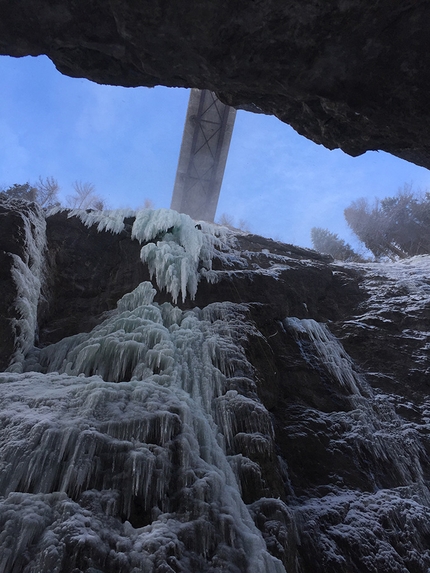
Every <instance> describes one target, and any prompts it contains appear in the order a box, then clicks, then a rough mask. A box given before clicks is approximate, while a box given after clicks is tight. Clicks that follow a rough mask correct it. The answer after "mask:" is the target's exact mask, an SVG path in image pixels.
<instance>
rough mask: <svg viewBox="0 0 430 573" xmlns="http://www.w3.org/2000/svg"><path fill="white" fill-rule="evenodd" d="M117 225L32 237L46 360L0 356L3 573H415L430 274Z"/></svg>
mask: <svg viewBox="0 0 430 573" xmlns="http://www.w3.org/2000/svg"><path fill="white" fill-rule="evenodd" d="M7 209H8V210H9V214H8V215H6V210H7ZM2 213H3V214H2V216H4V217H5V219H4V221H5V225H4V228H6V227H7V226H8V225H9V223H10V224H13V223H14V222H15V221H23V222H24V223H23V225H22V226H23V227H25V221H26V220H32V221H33V220H34V213H33V212H32V208H31V207H28V208H23V206H22V205H17V204H15V205H14V204H11V203H9V205H8V207H7V206H3V211H2ZM37 217H38V218H40V213H38V214H37ZM123 219H124V216H121V215H119V216H118V215H115V214H112V213H111V214H109V213H107V214H100V215H97V214H91V213H85V212H82V213H80V214H77V215H75V216H73V217H68V215H67V213H65V212H60V213H57V214H55V215H52V216H49V217H48V218H47V220H46V236H47V241H46V247H45V243H43V242H42V241H39V243H38V244H39V248H40V249H41V250H42V251H43V252H44V253H45V255H44V256H45V261H46V264H45V266H44V269H45V271H44V272H45V280H44V281H41V284H42V287H41V291H40V292H41V293H42V294H41V296H40V300H39V314H38V317H39V318H38V330H39V341H38V342H37V344H36V347H34V348H33V349H32V348H30V347H29V346H27V347H26V349H24V350H25V352H21V354H20V355H17V354H14V353H13V348H12V350H11V349H9V350H8V347H6V346H4V347H3V348H2V353H3V354H2V356H3V358H2V360H3V364H9V363H10V362H11V365H10V366H9V368H8V369H7V370H6V369H5V368H4V367H3V369H2V370H3V372H2V373H1V374H0V382H1V383H0V404H1V410H0V419H1V420H2V422H1V423H2V435H1V437H0V466H1V467H2V473H1V478H0V496H2V497H0V524H1V531H2V534H1V535H0V545H1V552H2V555H4V556H5V557H4V559H3V561H2V562H1V563H0V571H1V572H2V573H3V572H6V571H7V572H10V571H11V572H13V573H15V572H16V573H17V572H18V571H19V572H21V571H23V572H30V571H33V570H37V571H38V572H40V573H45V572H46V573H48V571H49V572H51V571H57V572H58V573H68V572H70V571H73V572H74V573H78V572H82V573H84V572H85V573H92V572H93V571H100V572H103V573H111V572H112V571H114V572H118V573H131V572H133V571H136V570H139V571H140V570H142V571H148V572H151V573H152V572H154V573H155V572H157V573H158V572H160V571H163V572H171V571H174V572H182V571H183V572H185V571H187V572H196V573H197V572H198V573H201V572H208V573H209V572H210V573H215V572H217V573H218V571H221V570H222V571H228V572H229V573H238V572H239V573H245V572H246V573H249V572H252V573H254V572H255V573H257V572H258V573H262V572H263V573H265V572H270V573H282V572H284V571H288V572H289V573H315V572H316V573H326V572H327V571H330V572H333V573H350V572H351V571H353V572H356V573H368V572H369V571H374V572H375V573H376V572H378V573H379V572H386V573H398V572H400V571H401V572H410V573H426V572H427V571H428V569H429V567H430V509H429V504H430V492H429V477H430V474H429V471H430V463H429V460H430V442H429V439H428V436H429V430H430V428H429V421H428V412H429V409H430V402H429V397H428V395H429V382H428V372H429V359H428V345H429V342H430V333H429V329H428V319H429V315H428V309H429V301H430V295H429V292H430V291H429V288H430V280H429V278H428V277H429V275H430V273H429V269H430V259H429V257H425V256H423V257H415V258H414V259H410V260H406V261H402V262H400V263H391V264H386V265H385V264H343V265H340V264H337V263H335V262H333V261H332V260H331V259H330V258H329V257H326V256H324V255H320V254H318V253H316V252H313V251H309V250H306V249H300V248H297V247H294V246H292V245H284V244H280V243H276V242H274V241H271V240H268V239H264V238H262V237H257V236H253V235H242V234H240V235H234V234H231V233H230V234H229V233H226V232H225V231H222V230H220V229H218V230H216V229H215V227H209V226H208V227H203V228H201V229H200V228H199V227H198V226H197V227H196V226H195V224H194V222H192V221H191V219H189V218H188V217H186V216H185V215H179V214H175V213H173V212H161V211H160V212H146V214H145V213H144V214H143V215H142V214H136V216H131V215H128V216H127V217H125V219H124V222H123ZM97 228H99V229H101V230H100V231H97ZM108 229H111V230H113V231H114V232H113V233H112V232H110V231H109V230H108ZM145 237H146V238H145ZM151 237H152V239H151ZM2 241H3V242H2V244H1V248H2V249H3V252H4V253H6V254H5V256H6V257H7V256H9V255H7V253H14V252H15V251H16V250H17V249H18V248H21V249H22V260H25V261H30V259H29V257H28V256H27V255H26V254H25V253H26V249H23V247H22V245H23V242H22V238H21V237H19V236H18V235H15V236H12V234H7V236H5V237H3V239H2ZM33 242H34V241H33ZM36 242H37V241H36ZM30 243H31V241H30ZM30 243H29V244H30ZM139 243H140V244H139ZM31 244H32V243H31ZM19 245H21V247H19ZM142 246H143V248H142ZM27 248H28V247H27ZM141 248H142V252H140V251H141ZM211 249H212V251H211ZM106 251H108V252H109V254H110V255H109V256H107V255H106V254H105V253H106ZM210 251H211V252H212V255H210V253H209V252H210ZM197 252H199V253H200V254H199V256H198V258H193V257H194V255H195V253H197ZM160 253H162V257H161V258H159V254H160ZM193 253H194V254H193ZM141 256H142V257H143V258H144V260H145V261H146V263H145V264H142V261H141V260H140V257H141ZM211 256H213V259H212V263H211V262H210V258H211ZM190 257H191V258H190ZM193 261H194V262H195V263H196V264H195V266H193V264H192V262H193ZM29 264H30V263H29ZM32 268H33V272H34V273H35V272H36V271H35V270H34V265H33V267H32ZM178 273H179V274H178ZM181 273H182V275H181ZM183 273H185V275H184V274H183ZM3 274H4V276H5V277H6V278H7V274H8V269H5V270H4V272H3ZM150 275H152V284H151V283H150V282H149V278H150ZM185 276H186V277H188V278H187V280H186V281H185V282H184V281H183V280H182V279H184V277H185ZM193 277H194V278H196V277H197V279H198V278H200V282H199V283H198V288H197V290H195V289H194V286H195V284H194V282H193V280H194V279H193ZM178 278H179V279H180V280H179V283H176V282H175V281H176V280H177V279H178ZM5 280H6V279H5ZM14 281H15V282H14ZM163 281H165V285H166V288H167V291H169V292H170V293H171V294H172V296H173V298H175V292H176V291H175V287H174V285H175V284H182V285H185V284H186V285H187V289H188V291H189V292H195V296H194V299H193V297H192V296H189V295H188V296H186V297H181V296H179V297H178V298H179V302H178V303H176V304H171V295H170V294H169V292H166V290H163V289H162V288H160V284H162V283H163ZM169 281H170V282H169ZM9 282H10V283H11V285H12V286H11V287H10V291H8V290H7V288H9V287H8V285H7V284H6V282H4V283H3V284H4V285H5V290H4V300H5V301H6V302H7V301H9V303H8V304H7V305H5V306H4V308H5V309H6V311H5V313H6V314H5V316H9V315H11V314H12V313H13V309H14V308H15V306H16V305H17V304H18V303H19V300H18V299H16V296H17V295H16V292H17V287H16V286H14V285H15V284H16V278H15V279H14V280H12V281H9ZM43 285H44V286H43ZM172 285H173V287H172ZM20 288H21V287H20ZM18 290H19V288H18ZM181 292H182V291H181ZM20 293H21V294H20V296H21V297H22V296H23V293H24V291H23V289H22V288H21V290H20ZM30 294H31V293H30ZM13 299H14V300H15V303H12V304H11V303H10V301H11V300H13ZM118 299H119V302H118V303H117V300H118ZM169 301H170V302H169ZM30 307H31V305H30V306H29V308H30ZM21 308H22V306H21ZM7 313H9V315H8V314H7ZM3 329H4V326H3V323H2V332H1V336H2V340H4V339H5V336H4V333H6V334H7V335H8V336H9V335H10V333H11V331H10V330H6V331H5V330H3ZM12 334H13V332H12ZM15 346H16V345H15ZM8 351H9V354H10V355H9V356H8V357H7V356H6V354H7V352H8ZM23 354H25V355H24V356H23Z"/></svg>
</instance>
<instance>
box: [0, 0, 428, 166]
mask: <svg viewBox="0 0 430 573" xmlns="http://www.w3.org/2000/svg"><path fill="white" fill-rule="evenodd" d="M0 16H1V18H0V32H1V33H0V53H1V54H4V55H11V56H25V55H33V56H35V55H41V54H45V55H47V56H48V57H49V58H50V59H51V60H52V61H53V62H54V64H55V65H56V67H57V68H58V69H59V71H60V72H62V73H64V74H67V75H70V76H75V77H85V78H88V79H89V80H92V81H95V82H98V83H103V84H113V85H122V86H126V87H132V86H154V85H165V86H170V87H197V88H208V89H211V90H213V91H216V93H217V94H218V96H219V97H220V99H221V100H222V101H223V102H225V103H227V104H229V105H232V106H234V107H238V108H241V107H245V108H248V109H249V107H250V106H254V109H255V106H256V107H257V108H258V109H260V110H261V111H262V112H263V113H267V114H273V115H275V116H277V117H278V118H279V119H280V120H282V121H284V122H286V123H288V124H290V125H291V126H292V127H293V128H294V129H296V130H297V131H298V132H299V133H300V134H302V135H304V136H306V137H308V138H309V139H311V140H313V141H315V142H316V143H319V144H322V145H324V146H326V147H328V148H329V149H335V148H340V149H342V150H343V151H345V152H346V153H348V154H350V155H353V156H356V155H360V154H362V153H364V152H365V151H367V150H377V149H379V150H384V151H387V152H389V153H392V154H394V155H396V156H398V157H401V158H403V159H406V160H408V161H412V162H414V163H416V164H418V165H422V166H424V167H428V166H429V165H430V117H429V114H428V106H427V94H428V93H429V91H430V73H429V72H428V65H427V44H428V39H427V38H428V29H429V24H430V7H429V5H428V3H426V2H414V3H412V2H408V3H406V4H404V3H403V4H402V5H401V6H400V5H398V6H395V7H393V4H392V2H390V1H389V0H381V1H379V2H376V3H368V2H365V1H364V0H348V1H346V0H345V1H343V0H330V1H328V2H320V1H319V0H309V1H307V2H305V3H303V2H302V1H299V0H290V1H288V2H285V1H284V0H282V1H281V0H271V1H270V2H267V1H266V2H251V3H250V2H244V1H237V2H235V3H234V4H233V5H232V4H231V3H230V2H226V1H225V0H223V1H215V0H201V1H199V2H198V3H195V2H191V1H189V0H188V1H186V2H180V3H177V2H161V1H157V2H148V1H141V2H135V1H131V0H127V1H121V2H120V1H119V0H111V1H110V2H102V1H101V0H93V1H92V2H86V1H85V2H84V1H83V0H55V1H54V2H47V1H46V0H22V2H20V3H19V5H17V4H11V3H9V2H6V1H5V0H1V1H0Z"/></svg>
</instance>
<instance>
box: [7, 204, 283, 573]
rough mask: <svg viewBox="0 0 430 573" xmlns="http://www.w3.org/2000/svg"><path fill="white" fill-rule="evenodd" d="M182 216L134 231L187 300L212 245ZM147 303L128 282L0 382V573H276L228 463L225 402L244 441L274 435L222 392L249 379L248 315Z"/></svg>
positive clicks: (161, 278)
mask: <svg viewBox="0 0 430 573" xmlns="http://www.w3.org/2000/svg"><path fill="white" fill-rule="evenodd" d="M82 216H84V215H82ZM121 217H122V215H121ZM178 217H179V218H180V221H179V223H180V224H178ZM183 218H184V217H183V216H178V214H173V215H172V214H170V213H169V214H168V217H167V219H166V216H164V218H163V217H161V218H160V219H159V220H158V221H155V222H154V221H153V220H152V222H151V216H150V215H149V216H148V213H146V214H145V213H144V215H142V216H140V217H139V216H138V217H137V218H136V221H135V226H134V231H133V232H134V234H135V235H136V236H139V237H140V238H141V239H142V241H143V240H144V239H145V240H148V239H150V238H151V237H152V238H153V237H154V235H157V236H158V237H159V239H158V243H157V244H155V243H149V244H148V243H147V244H146V245H145V246H144V247H143V249H144V254H143V259H144V260H146V261H148V264H149V266H150V268H153V272H154V273H155V275H156V278H157V283H158V284H159V286H160V288H163V287H165V288H167V290H168V291H169V292H171V294H172V297H173V300H174V301H175V300H176V298H177V296H178V294H179V293H182V297H184V296H185V294H186V292H188V293H189V294H190V295H191V296H193V295H194V294H195V290H196V288H197V282H198V275H199V274H201V267H200V268H198V264H199V261H200V263H201V261H202V260H203V263H204V264H206V266H205V269H206V271H209V270H210V259H211V254H210V250H211V248H213V242H214V240H216V239H214V238H210V239H208V238H207V236H206V235H205V233H204V232H203V231H202V230H201V228H196V227H195V225H194V224H191V223H192V222H191V220H190V219H189V218H188V219H185V223H184V221H183V220H182V219H183ZM160 221H161V222H160ZM103 224H104V225H105V226H106V228H109V229H111V230H112V229H113V230H115V231H117V232H118V230H119V227H118V225H117V226H116V227H115V225H113V223H112V217H111V222H110V223H109V225H108V224H107V223H103V221H99V226H100V225H103ZM175 225H176V226H175ZM210 236H211V237H215V236H214V235H210ZM160 237H161V238H160ZM154 253H155V254H154ZM159 253H161V255H160V254H159ZM160 256H161V258H160ZM151 265H152V267H151ZM155 293H156V291H155V289H154V288H153V287H152V285H151V283H142V284H140V285H139V286H138V287H137V288H136V289H135V290H134V291H133V292H131V293H128V294H126V295H125V296H124V297H123V298H122V299H121V300H119V301H118V305H117V310H116V311H113V312H111V313H110V316H109V317H108V318H107V319H106V320H105V321H104V322H102V323H101V324H100V325H99V326H97V327H95V328H94V329H93V330H92V331H91V332H89V333H84V334H78V335H76V336H73V337H70V338H65V339H63V340H61V341H60V342H58V343H57V344H52V345H50V346H47V347H46V348H42V349H34V350H33V351H30V352H27V353H26V358H25V361H24V362H23V363H21V369H22V370H23V372H21V373H17V372H14V366H13V365H12V366H11V368H10V369H9V370H10V372H6V373H2V374H0V396H1V398H0V399H1V404H2V411H1V414H0V416H1V425H2V433H1V435H0V456H1V457H0V463H1V473H0V492H1V495H2V498H1V499H2V501H1V503H0V523H1V526H0V528H1V532H0V547H1V557H0V572H1V573H12V572H13V573H18V571H19V572H24V571H25V572H26V573H30V572H31V573H33V572H34V573H36V572H37V573H45V572H46V573H48V572H49V573H54V572H55V571H64V570H65V569H64V568H65V563H66V562H68V563H69V565H68V566H67V568H68V570H70V571H71V570H76V571H78V570H79V571H81V570H85V571H88V572H89V571H91V572H95V571H100V570H103V571H109V572H111V571H118V572H121V573H122V572H124V573H128V572H132V571H133V572H137V571H146V572H152V571H161V570H162V571H166V572H167V571H199V572H203V571H208V572H214V573H215V572H218V571H221V570H228V571H231V572H232V573H233V572H236V571H237V572H245V571H246V572H249V573H262V572H267V573H282V572H284V571H285V569H284V567H283V566H282V564H281V562H280V561H279V560H277V559H275V558H274V557H272V556H271V555H270V554H269V553H268V551H267V549H266V545H265V542H264V540H263V538H262V535H261V533H260V532H259V530H258V529H257V528H256V526H255V525H254V522H253V520H252V518H251V516H250V513H249V510H248V509H247V507H246V505H245V504H244V502H243V501H242V498H241V495H240V486H239V484H238V480H237V477H236V475H235V473H234V467H235V464H234V463H233V464H231V463H230V461H229V459H228V456H227V455H226V443H227V442H228V441H229V440H231V436H232V433H233V429H232V424H233V423H234V422H233V416H232V415H227V412H230V411H231V408H230V409H229V406H228V404H229V402H232V403H233V402H235V403H239V406H240V403H241V402H243V401H245V402H246V403H247V408H248V410H249V411H250V412H253V411H254V412H255V414H254V415H252V417H251V418H250V419H249V420H248V421H247V422H246V425H247V426H248V428H247V431H248V432H250V433H259V434H261V435H262V436H264V435H265V434H267V433H269V434H270V433H271V432H272V433H273V431H272V428H271V424H270V418H269V416H268V415H267V412H266V411H265V409H264V408H263V407H262V405H261V404H260V403H259V402H257V401H256V400H255V398H250V397H248V398H247V397H244V396H240V395H239V394H238V392H237V391H236V390H235V389H234V388H235V381H236V380H237V377H238V376H239V377H241V379H243V378H244V377H246V373H247V372H248V371H249V370H250V366H249V364H248V363H247V360H246V357H245V355H244V353H243V351H242V350H241V348H240V346H238V345H237V343H236V342H235V339H236V338H237V337H238V333H237V332H236V331H235V330H237V329H238V325H239V324H240V319H241V316H242V315H243V313H244V312H245V310H246V309H245V308H243V307H241V306H240V305H233V304H230V303H216V304H213V305H209V306H208V307H206V308H204V309H202V310H200V309H198V308H195V309H193V310H190V311H181V310H180V309H179V308H178V307H177V306H174V305H172V304H170V303H164V304H162V305H159V304H157V303H154V302H153V298H154V295H155ZM242 383H243V380H242ZM249 383H250V384H251V381H250V382H249ZM220 400H221V402H220ZM248 403H249V404H248ZM233 410H234V408H233ZM232 468H233V469H232ZM161 563H165V565H164V568H162V569H160V568H159V567H161Z"/></svg>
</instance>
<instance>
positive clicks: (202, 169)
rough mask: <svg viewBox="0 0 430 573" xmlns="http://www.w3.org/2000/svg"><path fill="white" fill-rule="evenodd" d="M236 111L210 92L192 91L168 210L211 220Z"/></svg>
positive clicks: (213, 214) (216, 201) (213, 215)
mask: <svg viewBox="0 0 430 573" xmlns="http://www.w3.org/2000/svg"><path fill="white" fill-rule="evenodd" d="M235 116H236V110H235V109H234V108H231V107H229V106H226V105H224V104H223V103H221V102H220V101H219V99H218V98H217V97H216V96H215V94H214V93H213V92H210V91H209V90H191V95H190V101H189V104H188V111H187V117H186V120H185V126H184V135H183V138H182V146H181V152H180V156H179V163H178V170H177V173H176V181H175V187H174V191H173V197H172V204H171V208H172V209H176V210H177V211H180V212H182V213H187V214H189V215H190V216H191V217H193V218H194V219H203V220H206V221H213V219H214V217H215V212H216V207H217V204H218V197H219V193H220V189H221V184H222V179H223V175H224V169H225V164H226V161H227V155H228V149H229V146H230V140H231V135H232V131H233V125H234V119H235Z"/></svg>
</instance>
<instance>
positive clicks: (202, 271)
mask: <svg viewBox="0 0 430 573" xmlns="http://www.w3.org/2000/svg"><path fill="white" fill-rule="evenodd" d="M56 211H58V208H56V209H54V210H51V211H50V214H53V213H55V212H56ZM68 216H69V217H78V218H79V219H80V220H81V221H82V222H83V223H84V225H86V226H87V227H90V226H92V225H97V230H98V231H110V232H112V233H121V232H122V231H123V230H124V228H125V224H126V223H125V221H126V220H127V219H129V220H132V221H133V223H132V229H131V236H132V238H134V239H137V240H138V241H139V242H140V243H141V244H143V247H142V251H141V258H142V261H143V262H144V263H146V264H147V265H148V267H149V272H150V274H151V278H152V277H153V276H155V280H156V282H157V286H158V287H159V288H160V289H165V290H166V291H167V292H169V293H170V294H171V295H172V299H173V302H174V303H176V302H177V300H178V298H179V296H180V297H181V298H182V301H184V300H185V298H186V296H187V294H188V295H189V296H190V297H191V298H192V299H193V298H194V297H195V295H196V292H197V285H198V283H199V281H200V279H201V278H202V277H205V278H206V280H208V281H210V282H213V281H214V280H216V275H215V273H213V272H212V259H213V257H214V256H215V253H216V254H217V256H220V257H221V256H222V252H223V250H228V245H229V243H230V242H231V240H232V237H233V234H232V232H231V231H229V229H227V228H226V227H221V226H219V225H213V224H211V223H207V222H205V221H199V222H197V223H196V221H194V220H193V219H191V217H190V216H189V215H185V214H184V213H177V212H176V211H172V210H169V209H156V210H153V209H141V210H139V211H132V210H129V209H118V210H115V211H86V210H81V209H74V210H72V211H70V212H69V213H68Z"/></svg>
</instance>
